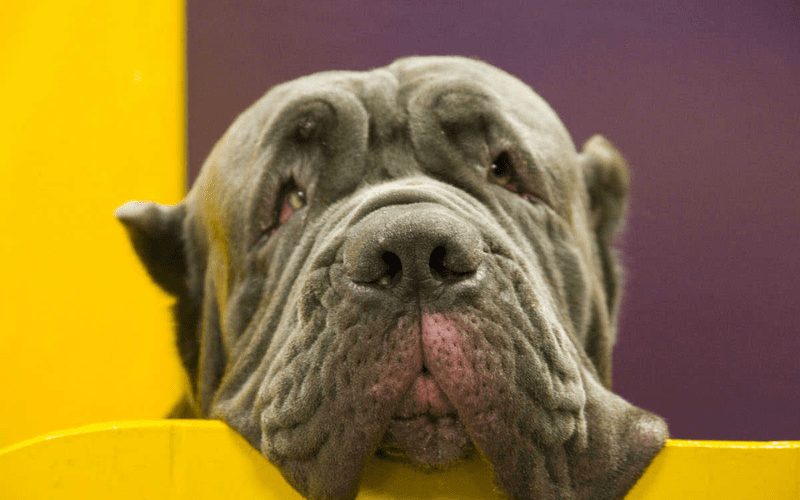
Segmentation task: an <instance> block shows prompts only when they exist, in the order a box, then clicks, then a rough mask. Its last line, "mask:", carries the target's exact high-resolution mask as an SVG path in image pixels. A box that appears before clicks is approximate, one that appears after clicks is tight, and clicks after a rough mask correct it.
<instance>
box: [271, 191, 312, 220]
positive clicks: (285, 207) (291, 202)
mask: <svg viewBox="0 0 800 500" xmlns="http://www.w3.org/2000/svg"><path fill="white" fill-rule="evenodd" d="M304 206H306V194H305V193H304V192H303V191H300V190H299V189H297V188H296V187H293V188H291V189H289V190H288V191H286V195H285V196H284V197H283V204H282V205H281V213H280V215H279V216H278V225H280V224H283V223H284V222H286V221H287V220H289V217H291V216H292V214H293V213H295V212H296V211H298V210H300V209H301V208H303V207H304Z"/></svg>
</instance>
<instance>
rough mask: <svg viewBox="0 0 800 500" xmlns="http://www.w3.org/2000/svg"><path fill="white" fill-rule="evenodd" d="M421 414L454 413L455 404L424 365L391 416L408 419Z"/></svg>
mask: <svg viewBox="0 0 800 500" xmlns="http://www.w3.org/2000/svg"><path fill="white" fill-rule="evenodd" d="M423 415H429V416H431V417H434V418H439V417H446V416H450V415H456V408H455V406H453V403H451V402H450V400H449V399H448V398H447V396H446V395H445V394H444V392H442V390H441V388H440V387H439V384H438V383H437V382H436V380H435V379H434V377H433V376H432V375H431V374H430V372H428V371H427V370H425V369H424V367H423V370H422V371H421V372H420V373H419V374H418V375H417V377H416V378H415V379H414V381H413V382H412V383H411V386H410V387H409V388H408V391H407V392H406V394H405V395H404V396H403V398H402V399H401V400H400V403H399V405H398V407H397V408H396V409H395V411H394V416H393V418H397V419H403V420H409V419H413V418H417V417H419V416H423Z"/></svg>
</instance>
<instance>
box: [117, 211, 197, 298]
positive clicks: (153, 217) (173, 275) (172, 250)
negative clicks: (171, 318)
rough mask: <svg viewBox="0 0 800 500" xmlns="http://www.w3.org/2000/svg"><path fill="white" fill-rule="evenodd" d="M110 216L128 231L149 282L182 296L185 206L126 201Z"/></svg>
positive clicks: (172, 293)
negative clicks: (147, 274) (150, 280)
mask: <svg viewBox="0 0 800 500" xmlns="http://www.w3.org/2000/svg"><path fill="white" fill-rule="evenodd" d="M114 215H115V216H116V217H117V219H119V221H120V222H122V224H123V225H124V226H125V229H126V230H127V231H128V236H129V237H130V240H131V243H132V244H133V248H134V250H136V254H137V255H138V256H139V259H141V261H142V263H143V264H144V267H145V268H146V269H147V272H148V273H149V274H150V277H151V278H153V281H155V282H156V283H157V284H158V285H159V286H160V287H161V288H163V289H164V290H165V291H166V292H167V293H169V294H170V295H173V296H176V297H178V296H180V295H183V294H184V292H185V289H186V285H185V276H186V256H185V252H184V248H183V220H184V218H185V216H186V209H185V207H184V206H183V205H174V206H163V205H159V204H158V203H152V202H140V201H129V202H128V203H126V204H124V205H122V206H121V207H119V208H118V209H117V210H116V212H114Z"/></svg>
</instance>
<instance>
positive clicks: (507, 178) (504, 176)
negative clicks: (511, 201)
mask: <svg viewBox="0 0 800 500" xmlns="http://www.w3.org/2000/svg"><path fill="white" fill-rule="evenodd" d="M515 177H516V175H515V172H514V166H513V165H512V163H511V156H510V155H509V154H508V152H506V151H503V152H502V153H500V154H499V155H497V157H496V158H495V159H494V161H493V162H492V166H491V167H490V168H489V178H490V180H491V181H492V182H493V183H495V184H499V185H500V186H503V187H504V188H506V189H508V190H509V191H513V192H515V193H516V192H517V184H516V182H515V181H516V179H515Z"/></svg>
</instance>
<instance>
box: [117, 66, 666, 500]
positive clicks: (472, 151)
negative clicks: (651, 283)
mask: <svg viewBox="0 0 800 500" xmlns="http://www.w3.org/2000/svg"><path fill="white" fill-rule="evenodd" d="M627 188H628V175H627V167H626V166H625V164H624V162H623V161H622V159H621V157H620V156H619V154H618V153H617V152H616V151H615V150H614V148H613V147H612V146H611V145H610V144H609V143H608V142H607V141H605V140H604V139H602V138H600V137H595V138H593V139H591V140H590V141H589V142H588V143H587V144H586V145H585V146H584V149H583V151H582V152H581V153H578V152H577V151H576V149H575V147H574V145H573V143H572V140H571V139H570V137H569V134H568V133H567V132H566V130H565V129H564V127H563V125H562V124H561V122H560V121H559V120H558V118H557V116H556V115H555V113H554V112H553V111H552V110H551V109H550V107H549V106H548V105H547V104H546V103H545V102H544V101H543V100H542V99H541V98H539V97H538V96H537V95H536V94H535V93H534V92H533V91H532V90H531V89H530V88H528V87H527V86H525V85H524V84H523V83H521V82H520V81H518V80H516V79H515V78H513V77H511V76H509V75H508V74H506V73H504V72H502V71H500V70H498V69H496V68H493V67H491V66H489V65H486V64H484V63H480V62H477V61H472V60H466V59H461V58H410V59H403V60H400V61H397V62H395V63H394V64H392V65H391V66H388V67H387V68H384V69H379V70H374V71H370V72H367V73H345V72H333V73H321V74H317V75H312V76H309V77H305V78H301V79H299V80H296V81H294V82H290V83H287V84H283V85H280V86H278V87H276V88H274V89H273V90H271V91H270V92H268V93H267V94H266V95H265V96H264V97H263V98H262V99H261V100H259V101H258V102H256V103H255V104H254V105H253V106H252V107H251V108H250V109H249V110H247V111H246V112H245V113H244V114H242V115H241V116H240V117H239V118H238V119H237V120H236V121H235V123H234V124H233V125H232V126H231V128H230V129H229V130H228V131H227V133H226V134H225V136H224V137H223V138H222V139H221V140H220V141H219V143H218V144H217V145H216V147H215V148H214V150H213V152H212V153H211V155H210V157H209V158H208V160H207V161H206V163H205V165H204V166H203V170H202V172H201V174H200V176H199V178H198V179H197V181H196V183H195V185H194V187H193V188H192V190H191V191H190V193H189V194H188V195H187V197H186V199H185V200H183V201H182V202H181V203H180V204H178V205H176V206H172V207H164V206H160V205H157V204H154V203H139V202H131V203H128V204H126V205H124V206H123V207H121V208H120V209H119V210H118V212H117V216H118V217H119V219H120V220H121V221H122V222H123V223H124V224H125V226H126V228H127V229H128V232H129V234H130V236H131V240H132V242H133V244H134V247H135V249H136V251H137V253H138V254H139V256H140V257H141V259H142V261H143V262H144V264H145V266H146V267H147V269H148V270H149V272H150V274H151V276H152V277H153V278H154V280H155V281H156V282H157V283H158V284H159V285H161V286H162V287H163V288H164V289H165V290H166V291H168V292H169V293H171V294H173V295H175V296H176V297H177V299H178V301H177V304H176V307H175V312H176V317H177V320H178V347H179V351H180V353H181V356H182V359H183V363H184V365H185V367H186V370H187V371H188V373H189V376H190V380H191V382H192V384H193V393H192V394H191V406H192V408H194V410H195V411H196V413H197V415H198V416H202V417H206V418H218V419H221V420H224V421H225V422H227V423H228V424H229V425H230V426H231V427H233V428H234V429H235V430H236V431H238V432H239V433H240V434H241V435H242V436H244V437H245V438H246V439H247V440H248V441H249V442H250V443H251V444H252V445H253V446H254V447H255V448H257V449H259V450H260V451H261V452H262V453H263V454H264V455H265V456H266V457H267V458H268V459H269V460H270V461H271V462H273V463H274V464H275V465H276V466H278V467H279V468H280V470H281V471H282V473H283V474H284V476H285V477H286V479H287V480H288V481H289V482H290V483H291V484H292V485H294V486H295V488H297V489H298V490H299V491H300V492H301V493H302V494H303V495H305V496H307V497H310V498H315V499H316V498H319V499H346V498H352V497H353V496H354V495H355V494H356V492H357V490H358V483H359V478H360V474H361V471H362V468H363V466H364V463H365V461H366V459H367V458H368V457H370V456H371V455H373V454H376V453H377V454H378V455H379V456H402V457H405V459H408V460H410V461H412V462H414V463H416V464H420V465H423V466H426V467H431V468H437V467H446V466H448V465H450V464H452V463H454V462H456V461H458V460H459V459H461V458H462V457H464V456H467V455H469V454H470V453H474V452H475V451H476V450H477V451H478V452H479V453H481V454H482V455H483V456H484V457H485V458H486V460H487V461H488V462H489V463H490V464H491V465H492V467H493V470H494V473H495V476H496V481H497V484H498V486H499V487H500V489H501V490H503V491H504V492H505V493H506V494H507V495H508V496H509V497H511V498H515V499H526V498H553V499H555V498H576V499H584V498H609V499H610V498H619V497H622V496H623V495H624V493H625V492H626V491H627V490H628V488H630V487H631V486H632V484H633V483H634V482H635V480H636V478H638V476H639V475H640V474H641V472H642V471H643V470H644V468H645V467H646V466H647V464H648V463H649V462H650V460H651V459H652V458H653V457H654V456H655V454H656V453H657V452H658V450H659V449H660V448H661V446H662V445H663V443H664V440H665V439H666V437H667V431H666V426H665V424H664V423H663V421H662V420H660V419H659V418H658V417H655V416H653V415H651V414H648V413H646V412H644V411H642V410H640V409H637V408H635V407H633V406H631V405H630V404H628V403H627V402H625V401H624V400H622V399H621V398H619V397H618V396H616V395H614V394H612V393H611V392H610V391H609V385H610V377H611V371H610V364H611V348H612V344H613V337H614V329H615V312H616V307H617V298H618V288H619V285H618V281H619V278H618V271H617V266H616V264H615V262H614V257H613V251H612V248H611V247H612V239H613V236H614V233H615V231H616V229H617V227H618V225H619V223H620V220H621V218H622V216H623V212H624V206H625V196H626V193H627Z"/></svg>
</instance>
